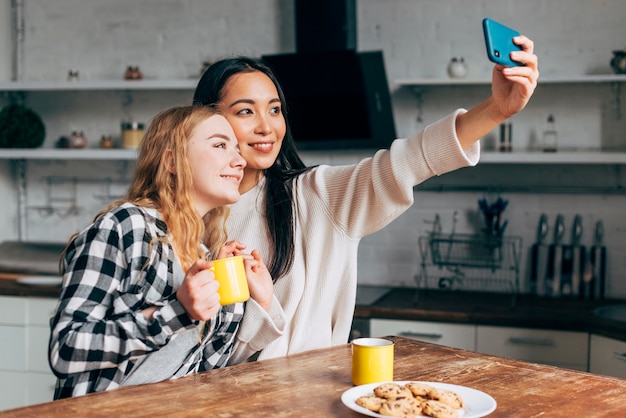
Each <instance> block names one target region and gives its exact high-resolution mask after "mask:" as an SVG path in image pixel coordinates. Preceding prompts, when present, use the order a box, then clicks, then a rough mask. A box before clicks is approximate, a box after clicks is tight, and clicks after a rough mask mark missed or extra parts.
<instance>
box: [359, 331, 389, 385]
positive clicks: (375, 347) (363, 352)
mask: <svg viewBox="0 0 626 418" xmlns="http://www.w3.org/2000/svg"><path fill="white" fill-rule="evenodd" d="M393 349H394V342H393V341H391V340H387V339H384V338H358V339H356V340H352V383H353V384H354V385H357V386H358V385H365V384H368V383H377V382H390V381H393Z"/></svg>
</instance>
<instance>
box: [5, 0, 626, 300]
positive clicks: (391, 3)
mask: <svg viewBox="0 0 626 418" xmlns="http://www.w3.org/2000/svg"><path fill="white" fill-rule="evenodd" d="M9 4H10V1H9V0H2V2H0V18H1V17H2V16H3V13H2V12H3V11H4V12H5V14H4V16H6V10H7V8H8V6H9ZM24 4H25V19H26V33H25V44H24V61H23V68H22V69H23V71H22V74H23V79H25V80H64V79H65V77H66V74H67V70H68V69H69V68H74V67H75V68H78V69H79V71H80V74H81V78H83V79H114V78H120V77H121V76H122V74H123V71H124V70H125V68H126V66H127V65H130V64H134V65H139V66H140V67H141V69H142V71H143V73H144V75H145V77H146V78H186V77H197V76H198V72H199V70H200V67H201V63H202V61H204V60H206V59H210V58H216V57H220V56H224V55H231V54H238V53H241V54H250V55H261V54H265V53H278V52H291V51H293V50H294V46H295V40H294V30H293V21H294V19H293V2H292V1H289V0H280V1H272V0H230V1H219V0H210V1H209V0H133V1H127V0H126V1H125V0H107V1H97V0H83V1H80V2H77V1H74V0H24ZM357 4H358V7H357V21H358V46H359V49H360V50H373V49H383V50H384V54H385V58H386V65H387V72H388V77H389V80H390V83H393V80H394V79H400V78H412V77H414V78H418V77H426V76H429V77H443V76H445V71H446V66H447V63H448V61H449V59H450V58H451V57H452V56H459V55H460V56H463V57H464V58H465V60H466V62H467V63H468V66H469V69H470V73H469V77H476V78H486V77H488V74H489V73H490V71H491V64H490V63H489V62H488V61H487V59H486V57H485V52H484V45H483V35H482V32H481V19H482V18H483V17H484V16H490V17H492V18H494V19H496V20H500V21H502V22H504V23H508V24H510V25H511V26H514V27H515V28H517V29H519V30H520V31H521V32H523V33H526V34H528V35H530V36H531V37H532V38H533V39H534V40H535V42H536V51H537V54H538V55H539V56H540V60H541V64H540V65H541V66H540V68H541V74H542V76H550V75H577V74H593V73H610V69H609V65H608V63H609V61H610V59H611V57H612V52H611V51H612V50H614V49H621V48H624V47H625V46H626V30H625V29H624V28H626V21H625V20H626V2H624V1H622V0H595V1H589V0H527V1H523V2H522V1H502V0H474V1H468V0H437V1H435V0H420V1H418V0H359V1H358V2H357ZM3 37H4V38H3ZM3 39H4V40H6V34H4V35H2V33H0V42H1V41H2V40H3ZM7 60H10V49H7V48H2V49H0V61H2V62H3V63H5V64H6V62H7ZM0 77H1V76H0ZM487 94H489V89H488V88H487V87H459V88H440V89H428V90H425V91H424V95H423V99H424V109H423V110H424V113H423V119H424V122H421V123H420V122H417V121H416V116H417V114H416V98H415V95H414V94H413V92H412V91H411V90H410V89H400V90H396V89H395V88H394V91H393V100H394V108H395V109H394V110H395V118H396V124H397V128H398V134H399V136H407V135H410V134H411V133H412V132H414V131H415V130H416V129H421V128H423V127H424V124H425V123H429V122H432V121H434V120H435V119H436V118H439V117H441V116H442V115H444V114H446V113H448V112H450V111H451V110H453V109H455V108H456V107H470V106H472V105H474V104H475V103H477V102H478V101H480V100H481V99H482V98H484V97H485V96H486V95H487ZM618 99H619V100H618ZM125 100H126V97H125V96H124V95H123V94H121V93H102V94H100V93H99V94H97V95H95V94H94V95H92V94H91V93H85V92H83V93H75V94H68V95H65V96H62V97H58V96H51V95H49V94H44V93H29V94H28V96H27V102H28V103H29V104H30V105H31V106H32V107H34V108H35V109H36V110H37V111H39V112H40V113H41V114H42V115H43V116H44V117H45V122H46V127H47V130H48V136H47V139H46V144H45V146H52V144H53V143H54V141H56V139H57V138H58V137H59V136H60V135H63V134H65V135H66V134H68V133H69V132H71V131H72V130H74V129H82V130H84V131H85V132H86V133H87V136H88V137H89V139H90V141H91V145H92V146H95V144H96V143H97V140H98V139H99V137H100V136H101V135H102V134H105V133H107V134H118V132H119V122H120V120H122V119H124V118H126V117H128V116H132V117H133V118H136V119H139V120H144V121H148V120H149V118H150V117H151V116H152V115H154V114H155V113H156V112H157V111H158V110H161V109H163V108H165V107H168V106H171V105H176V104H182V103H188V102H190V100H191V97H190V93H189V92H186V93H185V92H181V93H168V94H163V93H155V92H140V93H136V94H134V95H133V100H134V101H133V103H132V104H130V105H129V106H126V107H123V106H122V103H124V101H125ZM5 101H6V98H5V97H3V96H0V105H2V104H3V103H4V102H5ZM624 103H626V89H625V88H623V87H622V89H621V93H619V95H616V94H615V93H614V92H613V91H612V90H611V86H609V85H599V86H597V85H585V86H569V85H567V86H550V85H540V87H539V88H538V90H537V93H536V95H535V97H533V100H532V101H531V103H530V105H529V106H528V108H527V109H526V110H525V111H524V112H523V113H522V114H520V115H517V116H515V117H514V118H513V120H512V122H513V124H514V130H513V146H514V149H523V148H525V147H527V146H528V145H529V144H531V143H532V141H533V140H536V139H537V138H538V137H539V136H540V135H541V130H542V129H543V123H544V121H545V118H546V116H547V115H548V114H549V113H554V114H555V116H556V120H557V125H558V129H559V134H560V141H561V144H563V145H565V144H567V146H570V147H585V148H592V147H596V148H597V147H600V146H601V145H606V143H607V141H608V142H610V143H611V144H615V143H616V144H618V145H620V146H621V147H626V138H624V134H623V132H624V131H626V126H625V124H626V116H625V115H623V114H622V115H621V119H620V118H618V116H619V115H618V114H617V111H616V108H617V105H618V104H621V108H622V110H621V112H622V113H623V112H624V107H625V106H624ZM91 109H97V111H96V112H93V111H91ZM129 113H130V114H129ZM493 140H494V135H493V134H492V135H489V136H488V137H487V138H486V139H485V140H484V145H485V146H488V145H489V143H490V142H493ZM355 158H356V157H354V156H350V155H348V156H343V157H339V158H338V157H336V156H333V155H331V154H328V155H322V156H321V157H320V156H316V157H315V158H314V160H315V161H314V162H330V163H341V162H345V161H346V160H348V161H350V160H353V159H355ZM96 168H98V169H99V170H101V171H102V172H104V173H106V174H105V175H107V176H110V175H120V174H123V173H124V172H126V173H128V171H124V170H129V167H124V166H123V164H122V165H120V164H116V163H111V164H108V163H99V164H97V165H96ZM120 170H121V171H122V173H120ZM0 171H1V174H2V175H1V176H0V192H2V195H7V194H8V195H9V196H15V189H14V184H13V183H12V175H11V173H12V169H11V166H10V165H9V163H8V162H2V163H0ZM625 172H626V171H625V170H624V168H623V166H621V167H598V168H595V169H591V168H589V167H581V166H563V167H558V168H550V167H537V166H522V167H519V166H516V167H512V166H500V167H498V168H496V167H491V168H487V169H481V170H478V169H474V170H473V171H469V172H467V174H465V172H464V175H465V176H469V177H472V178H476V183H479V184H483V183H487V184H488V183H489V181H490V178H491V177H500V176H507V175H514V176H516V178H521V179H527V180H525V181H526V184H527V185H528V186H533V185H537V184H542V180H543V179H545V178H549V179H550V180H551V181H554V182H556V183H557V184H560V185H565V186H571V185H578V184H580V183H584V182H586V181H587V180H588V178H589V177H590V176H597V177H598V184H600V185H602V184H604V183H612V184H616V185H618V187H623V186H624V183H625V182H626V179H625V177H624V176H625V174H624V173H625ZM111 173H113V174H111ZM50 174H64V175H70V176H72V175H78V176H89V177H90V176H93V175H94V167H93V164H86V163H75V162H74V163H72V162H52V163H51V162H38V163H30V164H29V190H28V199H29V202H28V203H29V205H31V206H36V205H39V204H42V202H44V201H45V189H44V188H43V186H44V185H43V183H42V178H43V177H44V176H46V175H50ZM449 178H450V179H454V178H453V177H449ZM523 181H524V180H523ZM523 181H522V182H523ZM79 190H80V192H81V197H80V204H81V206H82V207H83V211H82V212H81V214H80V215H79V216H78V217H67V218H60V217H58V216H49V217H41V216H39V215H38V214H37V212H36V211H32V210H31V211H29V212H28V220H29V226H28V231H27V238H28V239H45V240H57V241H64V240H65V239H66V238H67V236H69V234H71V233H72V232H74V231H75V230H76V229H78V228H80V227H81V226H82V225H84V224H85V223H86V222H88V221H89V220H90V219H91V218H92V216H93V215H94V214H95V211H96V210H98V209H100V208H101V207H102V206H103V205H104V204H103V202H102V201H99V200H97V199H96V198H94V195H97V194H101V192H102V191H101V190H100V189H99V188H98V187H94V186H89V185H86V186H81V187H80V189H79ZM415 195H416V203H415V205H414V206H413V207H412V208H411V209H410V210H409V211H408V212H407V213H406V214H404V215H403V216H401V217H400V218H399V219H398V220H397V221H395V222H394V223H392V224H391V225H389V227H387V228H386V229H385V230H383V231H381V232H379V233H377V234H375V235H373V236H370V237H367V238H365V239H364V240H363V243H362V246H361V250H360V262H359V281H360V282H362V283H367V284H387V283H390V284H395V285H409V286H412V285H413V283H414V282H413V275H414V274H415V273H416V272H417V270H418V262H419V259H418V257H417V237H418V236H419V235H420V234H423V233H425V232H426V231H427V230H428V229H429V225H427V224H426V223H425V221H429V220H432V219H433V217H434V215H435V214H437V213H438V214H439V215H440V216H441V217H442V221H443V227H444V231H449V230H450V228H451V221H452V214H453V212H454V211H455V210H458V211H459V213H460V217H459V224H458V225H457V232H472V231H473V230H474V223H473V220H474V219H475V217H476V210H477V203H476V201H477V200H478V199H480V198H481V197H483V195H482V194H481V193H474V192H466V193H452V192H448V193H433V192H421V191H416V194H415ZM502 197H503V198H505V199H508V200H509V201H510V203H509V207H508V208H507V210H506V212H505V217H506V218H507V219H509V227H508V230H507V232H508V233H510V234H515V235H520V236H522V237H523V240H524V257H523V259H522V268H523V272H522V279H523V280H525V277H526V272H525V270H526V265H527V263H528V259H527V253H528V252H527V248H528V247H529V246H530V244H531V243H532V242H533V241H534V238H535V229H536V224H537V221H538V219H539V216H540V214H541V213H542V212H545V213H547V214H548V215H549V219H550V222H551V226H552V224H553V222H554V219H555V217H556V214H557V213H562V214H564V216H565V219H566V239H568V240H569V237H570V234H571V223H572V221H573V218H574V215H575V214H576V213H580V214H581V215H582V216H583V219H584V235H583V243H584V244H585V245H590V244H591V238H592V235H591V232H592V229H593V226H594V224H595V221H596V220H603V221H604V224H605V230H606V245H607V246H608V248H609V262H610V265H609V274H610V283H609V285H608V293H609V295H611V296H615V297H626V250H624V247H625V245H624V244H626V219H625V217H624V208H625V207H626V196H625V195H601V194H536V193H505V194H503V195H502ZM15 207H16V202H15V199H10V200H9V201H8V202H6V203H5V205H3V206H2V208H1V209H0V215H2V216H1V219H2V220H0V239H14V238H15V236H16V233H17V232H16V227H15V224H16V218H15V213H16V212H15Z"/></svg>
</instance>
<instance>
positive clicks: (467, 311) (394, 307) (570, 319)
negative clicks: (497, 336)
mask: <svg viewBox="0 0 626 418" xmlns="http://www.w3.org/2000/svg"><path fill="white" fill-rule="evenodd" d="M383 289H385V288H383ZM387 289H389V288H387ZM416 295H417V298H416ZM512 302H514V303H512ZM624 304H626V300H618V299H603V300H579V299H573V298H546V297H537V296H533V295H524V294H520V295H516V296H515V298H514V299H513V296H512V295H511V294H506V293H487V292H466V291H450V290H420V291H419V292H418V293H416V289H415V288H392V289H389V291H388V292H387V293H386V294H384V295H383V296H382V297H380V298H379V299H378V300H376V301H375V302H374V303H372V304H368V305H359V304H357V306H356V308H355V313H354V316H355V318H388V319H404V320H413V321H435V322H453V323H467V324H479V325H497V326H507V327H522V328H538V329H555V330H564V331H582V332H590V333H594V334H598V335H602V336H605V337H609V338H615V339H618V340H622V341H626V323H625V322H623V321H616V320H610V319H606V318H601V317H599V316H596V315H594V314H593V311H594V309H596V308H598V307H602V306H612V305H624Z"/></svg>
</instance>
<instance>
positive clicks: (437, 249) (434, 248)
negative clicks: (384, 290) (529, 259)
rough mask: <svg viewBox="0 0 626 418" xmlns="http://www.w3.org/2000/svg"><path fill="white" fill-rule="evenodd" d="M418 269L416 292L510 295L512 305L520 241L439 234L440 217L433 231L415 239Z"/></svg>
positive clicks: (516, 289)
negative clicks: (469, 291) (418, 257)
mask: <svg viewBox="0 0 626 418" xmlns="http://www.w3.org/2000/svg"><path fill="white" fill-rule="evenodd" d="M418 247H419V252H420V268H419V272H418V274H416V275H415V282H416V284H417V290H418V291H416V293H415V302H417V299H418V293H419V290H420V289H432V288H435V289H449V290H475V291H496V292H510V293H511V294H512V298H511V306H514V305H515V296H516V294H517V293H518V292H519V274H520V259H521V251H522V238H521V237H518V236H494V235H487V234H462V233H454V232H452V233H449V234H445V233H442V232H441V227H440V223H439V217H438V216H437V217H436V218H435V223H434V227H433V231H432V232H430V233H428V234H427V235H425V236H420V237H419V238H418Z"/></svg>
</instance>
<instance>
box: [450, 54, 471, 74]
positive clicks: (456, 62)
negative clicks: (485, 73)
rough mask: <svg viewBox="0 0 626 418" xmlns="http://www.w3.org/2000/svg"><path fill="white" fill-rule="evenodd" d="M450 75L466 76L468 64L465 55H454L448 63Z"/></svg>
mask: <svg viewBox="0 0 626 418" xmlns="http://www.w3.org/2000/svg"><path fill="white" fill-rule="evenodd" d="M448 75H449V76H450V77H451V78H465V76H466V75H467V65H466V64H465V59H463V57H453V58H452V59H451V60H450V63H449V64H448Z"/></svg>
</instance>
